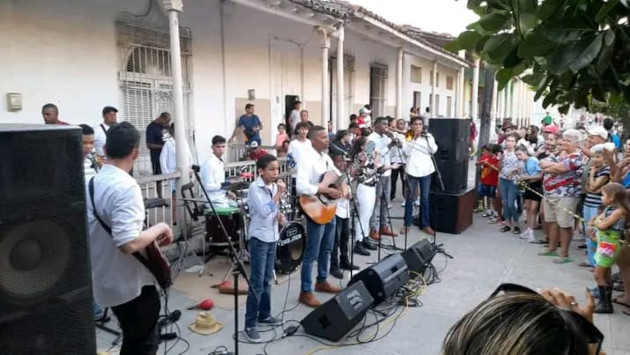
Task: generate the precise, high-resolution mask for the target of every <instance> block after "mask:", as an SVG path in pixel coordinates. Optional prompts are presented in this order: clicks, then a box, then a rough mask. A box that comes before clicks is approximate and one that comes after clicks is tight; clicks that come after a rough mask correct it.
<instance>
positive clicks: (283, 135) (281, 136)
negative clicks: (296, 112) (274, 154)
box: [275, 123, 289, 150]
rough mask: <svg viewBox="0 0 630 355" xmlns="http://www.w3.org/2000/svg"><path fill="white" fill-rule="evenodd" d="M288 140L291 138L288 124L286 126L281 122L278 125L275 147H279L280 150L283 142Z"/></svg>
mask: <svg viewBox="0 0 630 355" xmlns="http://www.w3.org/2000/svg"><path fill="white" fill-rule="evenodd" d="M288 140H289V135H288V134H287V126H285V125H284V123H280V124H279V125H278V134H276V144H275V147H276V148H278V150H279V149H280V148H282V144H283V143H284V142H285V141H288Z"/></svg>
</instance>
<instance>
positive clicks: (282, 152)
mask: <svg viewBox="0 0 630 355" xmlns="http://www.w3.org/2000/svg"><path fill="white" fill-rule="evenodd" d="M289 143H291V142H290V141H289V140H286V141H284V142H282V146H281V147H280V148H278V153H277V155H278V158H285V157H286V156H287V155H288V154H289Z"/></svg>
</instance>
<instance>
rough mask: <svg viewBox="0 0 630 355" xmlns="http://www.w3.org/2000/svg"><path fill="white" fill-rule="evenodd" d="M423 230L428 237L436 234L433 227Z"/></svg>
mask: <svg viewBox="0 0 630 355" xmlns="http://www.w3.org/2000/svg"><path fill="white" fill-rule="evenodd" d="M422 230H423V231H424V232H425V233H426V234H428V235H434V234H435V231H434V230H433V228H431V227H424V228H422Z"/></svg>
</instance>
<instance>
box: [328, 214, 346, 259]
mask: <svg viewBox="0 0 630 355" xmlns="http://www.w3.org/2000/svg"><path fill="white" fill-rule="evenodd" d="M335 218H336V219H337V225H336V229H337V230H336V233H335V244H334V245H333V249H332V252H331V253H330V268H331V269H335V268H337V269H338V268H339V261H340V259H341V261H345V262H348V240H349V239H350V218H339V217H337V216H335Z"/></svg>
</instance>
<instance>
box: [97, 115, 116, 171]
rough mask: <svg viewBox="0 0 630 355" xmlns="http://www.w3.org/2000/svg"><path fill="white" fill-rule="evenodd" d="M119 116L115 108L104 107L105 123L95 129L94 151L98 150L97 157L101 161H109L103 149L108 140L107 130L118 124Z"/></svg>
mask: <svg viewBox="0 0 630 355" xmlns="http://www.w3.org/2000/svg"><path fill="white" fill-rule="evenodd" d="M117 114H118V110H117V109H116V108H115V107H112V106H105V107H103V110H102V111H101V116H102V117H103V123H101V124H99V125H98V126H97V127H94V149H95V150H96V155H98V157H99V158H100V160H101V161H105V160H106V159H107V157H106V156H105V151H104V150H103V148H104V147H105V141H106V140H107V130H109V127H111V126H113V125H115V124H116V120H117V119H118V117H117Z"/></svg>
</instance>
